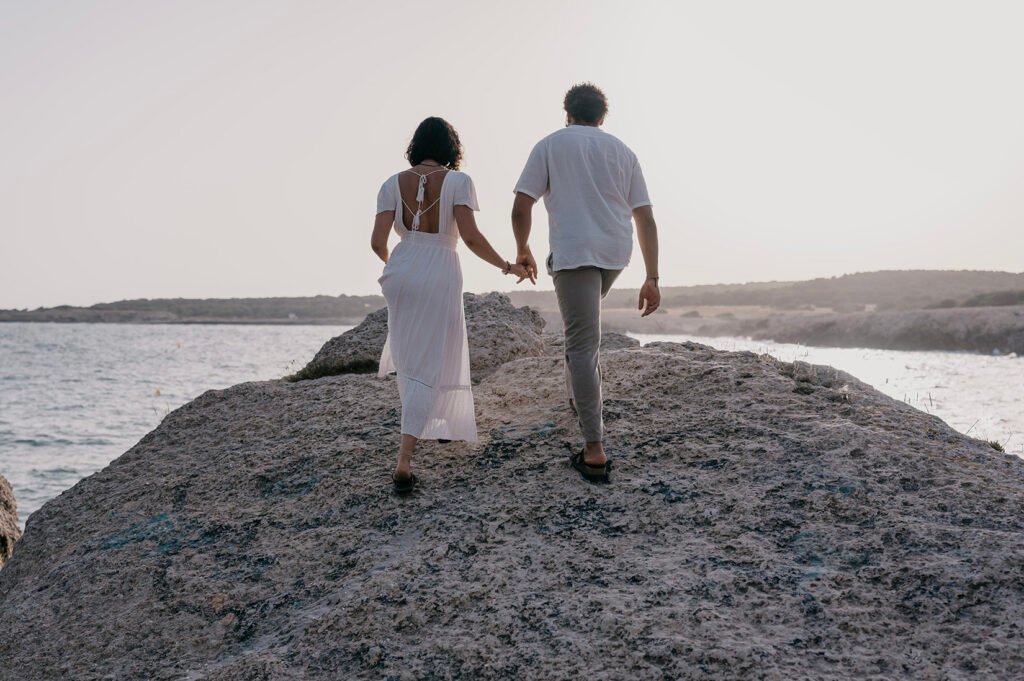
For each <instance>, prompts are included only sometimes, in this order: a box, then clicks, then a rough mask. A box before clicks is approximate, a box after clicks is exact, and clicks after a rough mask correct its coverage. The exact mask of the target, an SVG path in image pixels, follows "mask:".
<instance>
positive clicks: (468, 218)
mask: <svg viewBox="0 0 1024 681" xmlns="http://www.w3.org/2000/svg"><path fill="white" fill-rule="evenodd" d="M455 222H456V224H458V226H459V236H461V237H462V240H463V241H464V242H465V243H466V246H467V247H468V248H469V250H471V251H473V253H474V254H475V255H476V256H477V257H478V258H480V259H481V260H483V261H484V262H489V263H491V264H492V265H494V266H495V267H497V268H498V269H500V270H501V271H502V272H504V271H505V268H506V266H507V265H508V264H509V263H508V262H507V261H506V260H505V259H504V258H502V257H501V256H500V255H498V252H497V251H496V250H494V247H493V246H491V242H490V241H488V240H487V237H485V236H484V235H483V234H482V233H481V232H480V229H479V228H478V227H477V226H476V217H474V216H473V210H472V209H471V208H470V207H469V206H455ZM511 272H512V274H514V275H516V276H517V277H519V281H522V280H523V279H526V278H527V277H529V279H530V281H532V282H534V283H536V280H535V279H534V277H533V276H531V274H530V272H529V271H528V270H527V268H526V267H524V266H522V265H516V264H513V265H512V269H511Z"/></svg>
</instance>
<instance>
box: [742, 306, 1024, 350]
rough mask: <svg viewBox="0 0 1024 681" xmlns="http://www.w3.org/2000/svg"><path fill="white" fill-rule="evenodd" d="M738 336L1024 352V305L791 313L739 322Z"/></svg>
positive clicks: (839, 344)
mask: <svg viewBox="0 0 1024 681" xmlns="http://www.w3.org/2000/svg"><path fill="white" fill-rule="evenodd" d="M733 328H734V330H735V332H736V333H737V334H738V335H745V336H751V337H753V338H759V339H764V340H773V341H776V342H779V343H802V344H804V345H819V346H828V347H837V348H849V347H862V348H883V349H887V350H946V351H966V352H979V353H984V354H1009V353H1016V354H1017V355H1022V356H1024V306H1021V305H1015V306H1004V307H973V308H960V309H937V310H905V311H900V312H853V313H849V314H841V315H804V316H788V317H777V318H769V319H762V320H756V321H749V322H744V323H740V324H737V325H735V326H734V327H733Z"/></svg>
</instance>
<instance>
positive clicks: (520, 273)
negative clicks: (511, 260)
mask: <svg viewBox="0 0 1024 681" xmlns="http://www.w3.org/2000/svg"><path fill="white" fill-rule="evenodd" d="M508 273H509V274H512V275H515V276H517V277H519V280H518V281H517V282H516V283H517V284H521V283H523V280H524V279H529V280H530V283H532V284H536V283H537V280H536V279H534V278H533V276H532V274H533V273H532V272H531V271H530V269H529V268H527V267H526V265H520V264H519V263H515V264H514V265H512V267H511V268H510V269H509V271H508Z"/></svg>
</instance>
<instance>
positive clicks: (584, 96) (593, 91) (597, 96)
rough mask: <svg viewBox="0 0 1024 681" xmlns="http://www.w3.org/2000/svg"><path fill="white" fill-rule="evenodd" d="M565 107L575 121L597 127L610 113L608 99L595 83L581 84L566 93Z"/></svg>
mask: <svg viewBox="0 0 1024 681" xmlns="http://www.w3.org/2000/svg"><path fill="white" fill-rule="evenodd" d="M563 106H564V107H565V113H567V114H569V115H570V116H571V117H572V118H573V120H576V121H579V122H580V123H587V124H589V125H596V124H598V123H600V122H601V121H602V119H604V117H605V115H606V114H607V113H608V98H607V97H605V96H604V92H602V91H601V88H599V87H597V86H596V85H594V84H593V83H579V84H578V85H573V86H572V87H571V88H569V91H568V92H566V93H565V101H564V102H563Z"/></svg>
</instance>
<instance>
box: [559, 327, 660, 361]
mask: <svg viewBox="0 0 1024 681" xmlns="http://www.w3.org/2000/svg"><path fill="white" fill-rule="evenodd" d="M544 344H545V348H546V350H545V353H544V354H546V355H557V356H559V357H561V356H562V353H563V352H564V351H565V336H563V335H562V334H561V333H545V334H544ZM638 347H640V341H638V340H637V339H636V338H632V337H630V336H627V335H626V334H624V333H617V332H615V331H605V332H603V333H602V334H601V351H602V352H612V351H613V350H624V349H626V348H638Z"/></svg>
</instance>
